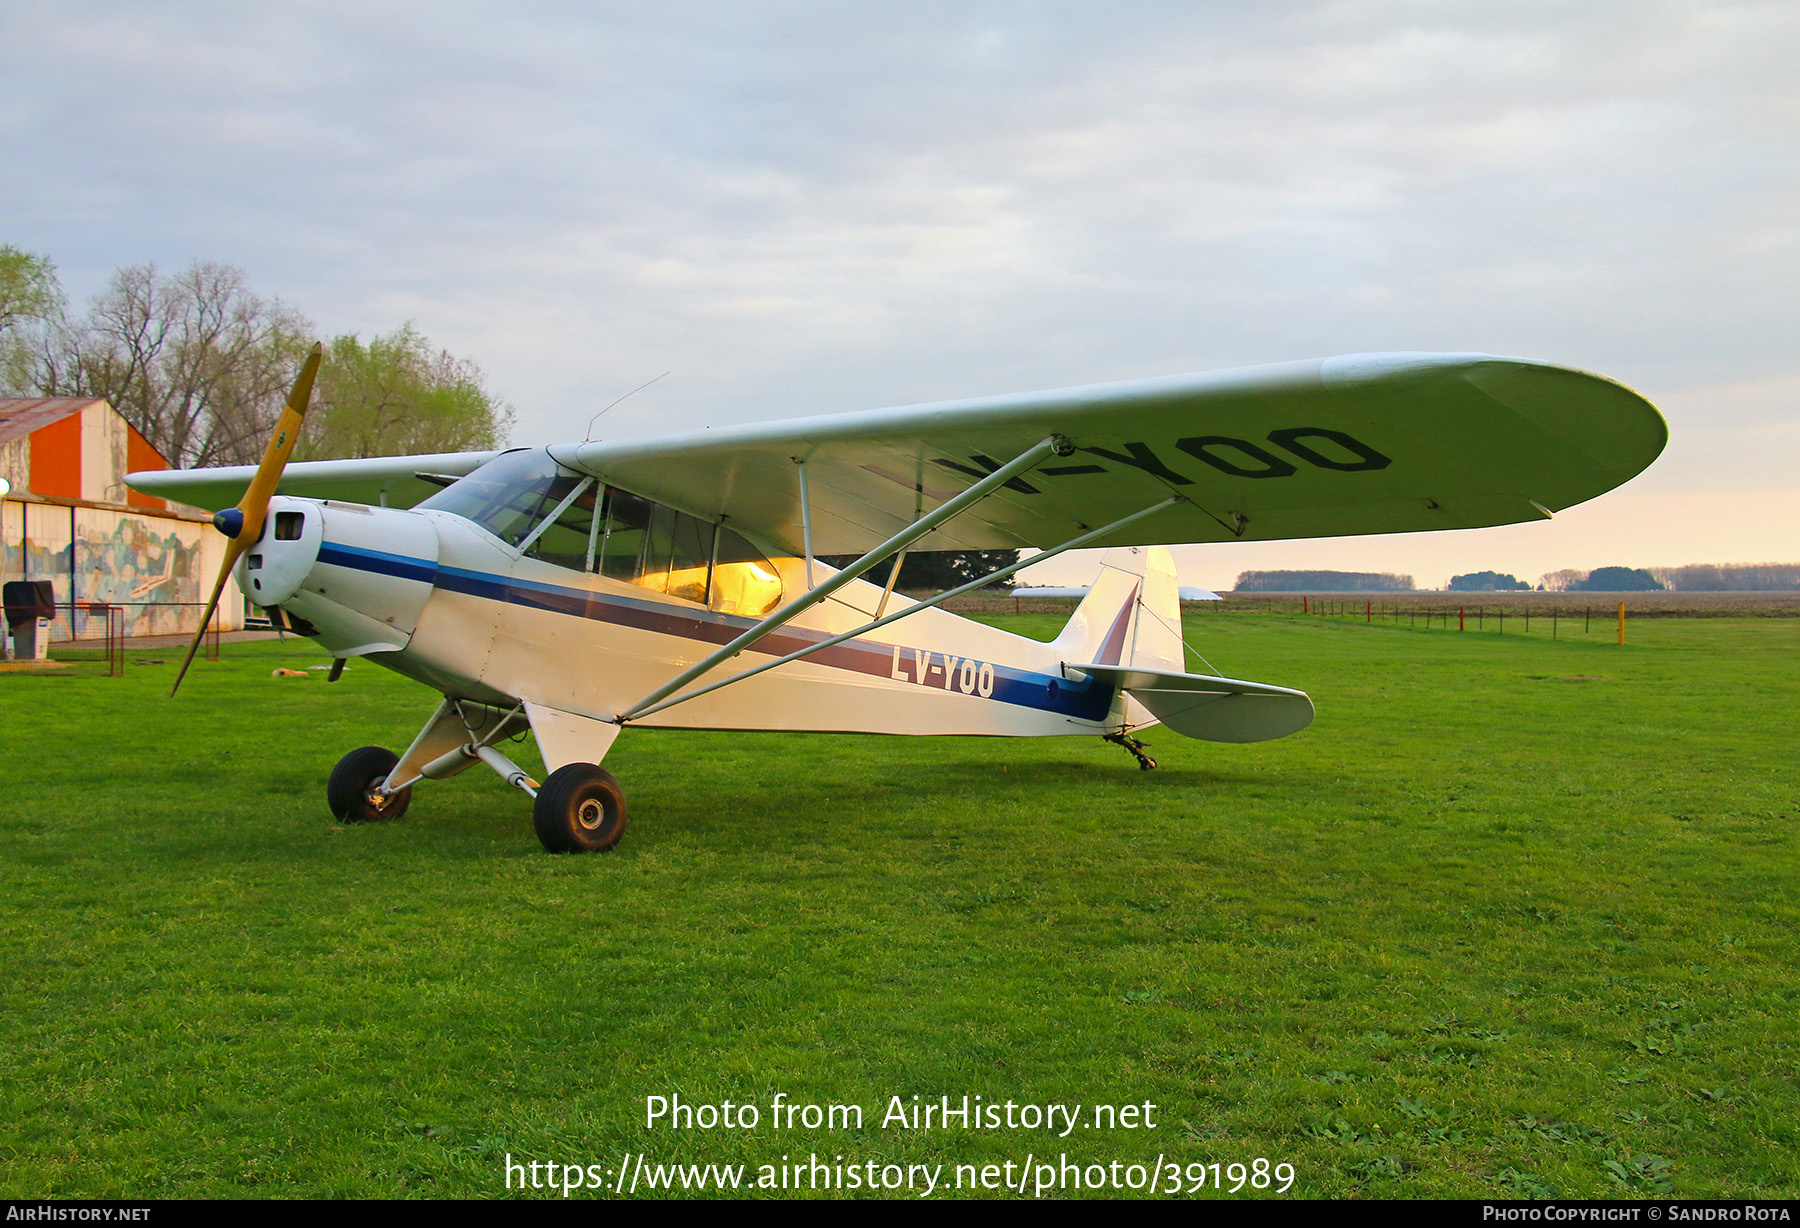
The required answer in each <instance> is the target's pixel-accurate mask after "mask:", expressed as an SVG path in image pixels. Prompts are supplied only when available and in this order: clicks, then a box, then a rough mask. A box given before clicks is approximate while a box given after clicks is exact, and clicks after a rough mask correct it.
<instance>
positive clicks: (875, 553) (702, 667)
mask: <svg viewBox="0 0 1800 1228" xmlns="http://www.w3.org/2000/svg"><path fill="white" fill-rule="evenodd" d="M1074 450H1075V446H1074V445H1073V444H1071V443H1070V442H1069V441H1068V440H1067V439H1065V438H1063V437H1062V436H1061V435H1051V436H1048V437H1047V438H1045V439H1042V440H1040V441H1039V442H1038V443H1036V444H1034V445H1033V446H1032V447H1030V448H1028V449H1026V450H1025V451H1024V452H1022V453H1020V454H1019V455H1018V456H1016V457H1014V458H1013V459H1012V460H1010V461H1008V462H1007V463H1006V464H1004V465H1002V466H1000V467H999V468H998V469H996V470H994V471H993V472H992V473H990V474H988V475H987V476H986V477H985V478H982V479H981V481H979V482H977V483H975V485H973V486H971V487H969V489H967V490H965V491H963V492H962V493H961V494H960V495H957V496H956V497H955V498H953V499H950V500H948V501H947V502H945V503H942V504H940V505H939V506H938V507H936V508H934V509H933V510H931V511H930V512H927V513H926V514H925V515H923V516H921V517H919V518H918V519H917V520H915V521H913V522H912V523H911V524H909V525H907V526H906V527H905V528H904V529H902V530H900V532H898V533H896V534H894V536H892V537H890V538H888V539H887V540H886V541H884V542H882V543H881V544H880V545H879V546H877V547H875V548H874V549H873V550H871V551H869V552H868V553H867V554H865V555H863V556H862V557H861V558H860V559H857V560H856V562H854V563H852V564H850V566H848V567H846V568H844V570H842V571H840V572H838V573H837V574H836V575H835V576H832V577H830V578H829V579H826V580H822V581H820V582H819V583H818V584H815V585H813V586H812V587H811V588H809V589H807V590H806V592H805V593H803V594H801V595H800V596H798V597H796V598H794V599H793V600H792V601H790V602H788V603H787V604H786V605H784V606H782V607H781V608H780V609H779V610H776V611H775V612H774V613H773V614H771V615H769V616H768V617H767V618H765V619H763V620H762V621H761V622H759V623H757V624H756V625H755V626H754V627H752V628H750V629H749V630H748V631H746V632H744V633H743V634H742V635H740V636H738V637H737V638H736V639H735V640H732V641H731V643H729V644H727V645H725V647H723V648H721V649H719V650H718V651H717V652H715V653H713V654H711V655H710V656H708V657H707V658H706V659H705V660H703V661H700V662H698V663H697V664H694V665H690V666H688V667H687V668H686V669H684V670H682V671H681V672H680V673H679V674H676V675H675V676H674V677H673V678H671V679H669V681H667V682H665V683H663V684H662V685H661V686H659V687H657V688H656V689H655V690H654V691H652V692H650V693H649V694H648V695H646V696H644V697H643V698H642V699H640V700H638V701H637V702H636V703H635V704H633V705H632V706H631V707H629V708H627V709H625V711H623V712H621V713H620V714H619V716H618V721H619V723H620V724H623V723H624V722H626V721H628V720H631V719H633V718H634V717H637V716H640V715H642V714H643V712H644V711H645V710H646V709H647V708H649V707H650V705H652V704H655V703H659V702H660V701H662V700H664V699H667V698H668V697H669V696H671V695H673V694H674V693H675V692H676V691H679V690H680V689H681V688H682V687H684V686H686V685H687V684H688V683H690V682H692V681H693V680H694V679H696V678H698V677H700V676H701V675H702V674H704V673H706V671H707V670H709V669H712V668H713V667H714V666H715V665H718V664H719V663H721V662H723V661H729V660H730V659H731V658H732V657H735V656H736V655H737V654H738V653H740V652H742V651H744V649H746V648H748V647H750V645H752V644H754V643H756V641H758V640H760V639H762V638H763V636H765V635H768V634H769V633H770V632H771V631H775V630H778V629H779V628H780V627H782V626H784V625H785V624H786V623H788V622H789V621H790V620H791V619H793V618H794V617H795V616H796V615H797V614H799V613H800V612H801V611H802V610H805V609H807V608H809V607H811V606H815V605H817V604H818V603H819V602H821V601H823V600H825V598H827V597H829V596H831V594H833V593H835V592H837V591H838V589H840V588H842V587H844V585H846V584H848V583H850V581H852V580H854V579H856V578H857V577H858V576H860V575H862V574H863V572H865V571H868V570H869V569H870V568H871V567H874V566H875V565H876V564H878V563H880V562H881V561H882V560H883V559H885V558H889V557H891V556H892V555H894V554H897V553H899V552H900V551H902V550H904V549H906V548H907V547H908V546H910V545H912V544H913V543H914V542H916V541H918V540H919V539H920V538H921V537H924V536H925V535H926V534H927V533H929V532H931V531H932V530H933V529H935V528H937V527H938V526H939V525H941V524H943V523H944V522H945V521H946V520H949V519H950V518H951V517H952V516H955V515H956V514H957V513H959V512H962V511H964V510H965V509H967V508H969V507H972V506H973V505H975V504H976V503H979V502H981V500H983V499H985V498H987V497H988V495H990V494H992V493H993V492H994V491H995V490H997V489H999V488H1000V487H1002V486H1004V485H1006V483H1008V482H1010V481H1012V480H1013V479H1014V478H1015V477H1017V476H1019V474H1021V473H1024V472H1026V471H1027V470H1030V469H1032V468H1035V467H1036V466H1037V464H1038V462H1040V461H1042V460H1044V459H1045V458H1047V457H1049V456H1051V455H1053V454H1054V455H1057V456H1067V455H1068V454H1069V453H1071V452H1073V451H1074ZM802 472H804V470H802ZM810 553H811V551H810V550H809V551H808V554H809V555H810Z"/></svg>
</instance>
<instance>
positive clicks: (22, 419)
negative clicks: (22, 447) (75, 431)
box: [0, 397, 106, 443]
mask: <svg viewBox="0 0 1800 1228" xmlns="http://www.w3.org/2000/svg"><path fill="white" fill-rule="evenodd" d="M104 404H106V402H105V401H102V400H99V399H98V398H96V397H0V443H11V442H12V441H13V440H15V439H23V438H25V436H27V435H29V434H31V432H33V431H35V430H39V429H41V428H43V427H46V426H49V425H50V424H51V423H53V422H61V421H62V420H63V419H64V418H67V417H68V416H69V415H71V414H78V413H80V412H81V411H82V410H84V409H86V408H87V407H88V406H90V405H104Z"/></svg>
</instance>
